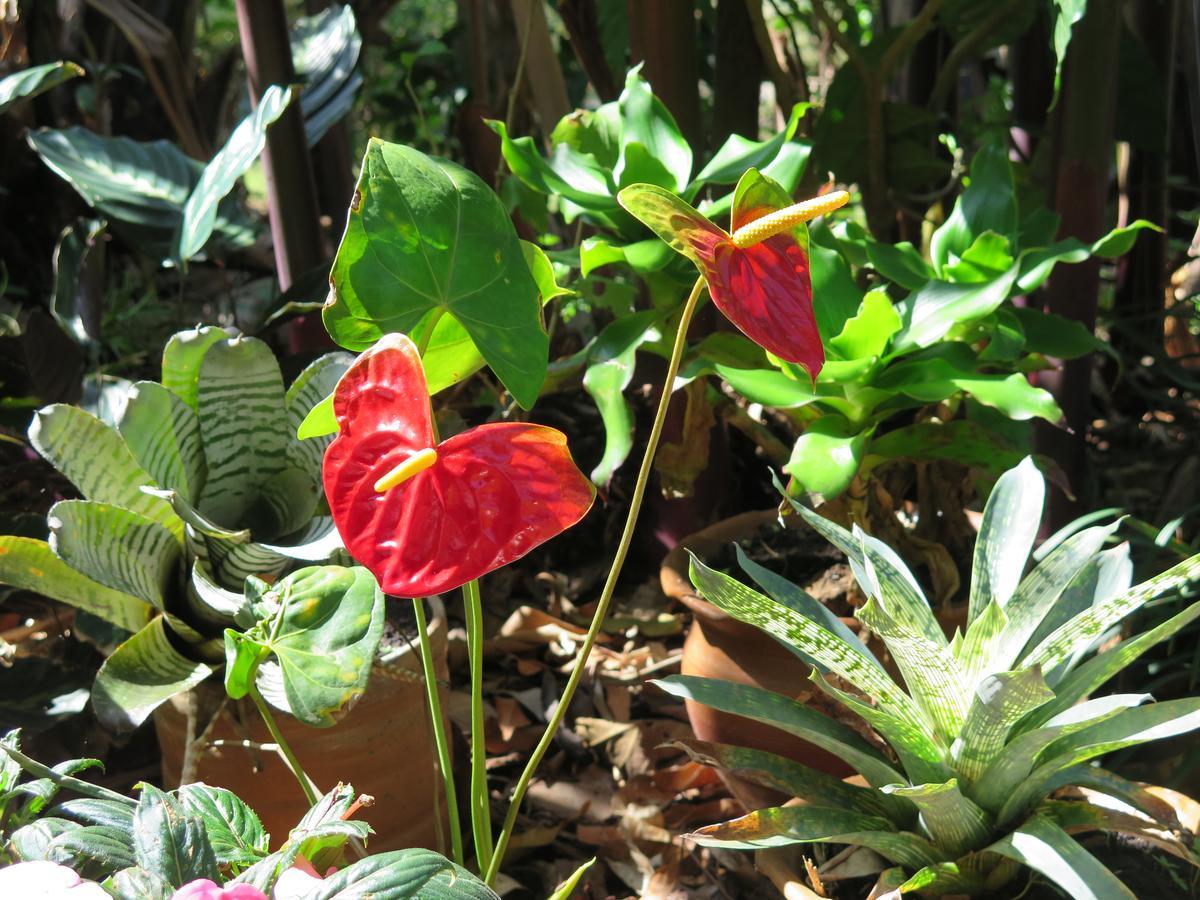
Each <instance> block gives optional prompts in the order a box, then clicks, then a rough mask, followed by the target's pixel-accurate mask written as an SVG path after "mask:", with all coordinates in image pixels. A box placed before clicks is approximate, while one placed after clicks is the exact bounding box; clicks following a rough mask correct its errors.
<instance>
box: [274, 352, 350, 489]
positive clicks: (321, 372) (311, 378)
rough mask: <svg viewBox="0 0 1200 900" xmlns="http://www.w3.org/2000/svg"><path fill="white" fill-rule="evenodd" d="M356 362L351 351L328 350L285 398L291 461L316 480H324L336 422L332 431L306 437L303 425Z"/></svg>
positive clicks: (294, 383) (311, 364)
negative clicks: (324, 464) (323, 467)
mask: <svg viewBox="0 0 1200 900" xmlns="http://www.w3.org/2000/svg"><path fill="white" fill-rule="evenodd" d="M353 362H354V357H353V356H352V355H351V354H349V353H326V354H325V355H324V356H320V357H317V358H316V359H314V360H313V361H312V362H311V363H309V364H308V366H306V367H305V369H304V371H302V372H301V373H300V374H299V375H297V376H296V380H295V381H293V382H292V384H291V387H289V388H288V390H287V395H286V397H285V398H284V404H285V406H286V407H287V421H288V445H287V460H288V463H290V464H291V465H292V466H294V467H296V468H297V469H301V470H303V471H305V472H308V473H309V475H310V476H311V477H312V480H313V482H314V483H316V484H320V483H321V461H322V459H324V456H325V448H327V447H328V446H329V444H330V442H331V441H333V436H334V434H336V433H337V427H336V423H335V426H334V428H333V430H332V431H330V432H329V433H328V434H326V435H324V436H319V437H312V438H306V439H304V440H300V438H299V437H298V434H299V430H300V425H301V423H302V422H304V420H305V418H306V417H307V416H308V414H309V413H310V412H311V411H312V410H313V408H314V407H316V406H317V405H318V404H319V403H320V402H321V401H322V400H324V399H325V398H326V397H331V396H332V394H333V389H334V388H335V387H337V383H338V380H339V379H340V378H341V377H342V375H343V374H344V373H345V371H346V370H347V369H348V368H349V367H350V364H351V363H353ZM330 409H331V410H332V402H331V405H330Z"/></svg>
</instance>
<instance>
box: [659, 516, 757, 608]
mask: <svg viewBox="0 0 1200 900" xmlns="http://www.w3.org/2000/svg"><path fill="white" fill-rule="evenodd" d="M778 518H779V510H778V509H777V508H775V507H771V508H770V509H756V510H750V511H749V512H743V513H738V514H737V515H734V516H730V517H729V518H727V519H721V520H720V521H718V522H714V523H713V524H711V525H708V526H706V527H705V528H701V529H700V530H699V531H697V532H694V533H693V534H689V535H688V536H687V537H685V538H684V539H683V540H681V541H680V542H679V543H678V544H676V545H675V547H674V549H672V550H671V552H670V553H668V554H667V555H666V556H665V557H664V558H663V561H662V564H661V565H660V566H659V570H658V578H659V584H660V585H661V587H662V592H663V593H664V594H666V595H667V597H669V598H670V599H672V600H677V601H679V602H680V603H682V604H683V605H684V606H686V607H687V608H688V609H690V610H691V611H692V613H693V615H696V616H699V617H701V618H704V619H707V620H708V621H710V622H726V621H728V620H729V619H730V618H731V617H730V616H729V615H728V614H727V613H724V612H722V611H721V610H720V609H718V608H717V607H716V606H714V605H713V604H711V603H709V602H708V601H707V600H705V599H704V598H703V597H701V596H700V595H699V594H697V593H696V589H695V588H694V587H693V586H692V582H691V579H690V578H689V576H688V567H689V557H688V551H689V550H690V551H692V552H693V553H695V554H696V555H697V556H699V557H701V558H703V557H704V556H706V555H708V554H709V553H712V552H714V551H716V550H719V549H720V548H721V547H723V546H724V545H725V544H729V543H736V542H737V541H739V540H742V539H744V538H749V537H753V536H754V535H756V534H757V533H758V531H759V529H761V528H762V527H763V526H764V525H766V524H768V523H770V522H773V521H776V520H777V519H778Z"/></svg>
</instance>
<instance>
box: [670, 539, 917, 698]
mask: <svg viewBox="0 0 1200 900" xmlns="http://www.w3.org/2000/svg"><path fill="white" fill-rule="evenodd" d="M691 560H692V563H691V576H692V584H694V585H695V586H696V589H697V590H698V591H700V593H701V594H702V595H703V596H704V597H705V599H707V600H708V601H709V602H711V603H712V604H713V605H714V606H716V607H717V608H718V609H720V610H722V611H723V612H725V613H728V614H729V615H730V616H732V617H733V618H735V619H737V620H739V621H741V622H746V623H747V624H749V625H754V626H755V627H757V628H760V629H762V630H763V631H765V632H766V633H767V634H769V635H771V636H772V637H774V638H776V639H777V640H779V641H780V642H781V643H783V644H784V645H785V646H787V647H789V648H792V649H793V650H794V651H798V653H799V654H801V655H803V656H805V657H808V658H810V659H812V660H815V661H816V662H817V663H819V664H820V665H821V666H822V667H824V668H826V669H828V670H829V671H831V672H834V673H835V674H837V675H839V676H841V677H842V678H844V679H846V680H847V681H848V682H850V683H851V684H853V685H855V686H856V687H857V688H859V690H861V691H863V692H864V693H866V694H867V695H869V696H871V697H873V698H875V699H876V700H877V702H879V704H880V705H881V707H884V708H887V709H890V710H891V711H892V712H894V713H895V714H897V715H898V716H900V717H902V718H909V719H911V720H913V721H915V722H923V721H924V720H925V714H924V713H923V712H922V711H921V709H920V707H918V706H917V704H916V703H914V702H913V700H912V698H910V697H909V696H908V695H907V694H905V693H904V691H902V690H901V689H900V687H899V685H897V684H896V683H895V682H894V681H892V679H891V678H889V677H888V676H887V674H886V673H885V672H882V671H880V669H879V667H878V666H872V665H870V664H868V663H867V662H865V661H864V660H863V658H862V656H861V655H860V654H859V653H858V652H856V651H855V650H854V648H853V647H852V646H850V645H849V644H847V643H846V642H845V641H843V640H842V639H841V638H839V637H838V636H837V635H835V634H833V633H832V632H830V631H829V630H827V629H826V628H823V627H822V626H820V625H818V624H817V623H816V622H813V621H812V620H811V619H808V618H806V617H805V616H802V615H800V614H799V613H797V612H795V611H794V610H792V609H789V608H788V607H786V606H783V605H782V604H780V603H776V602H775V601H774V600H772V599H770V598H769V597H765V596H763V595H762V594H760V593H758V592H757V591H755V590H752V589H750V588H748V587H746V586H745V585H744V584H742V583H741V582H740V581H738V580H737V579H735V578H731V577H730V576H728V575H726V574H724V573H723V572H718V571H716V570H715V569H710V568H709V567H708V566H706V565H705V564H704V563H703V562H701V561H700V560H699V559H697V558H696V556H695V555H692V556H691Z"/></svg>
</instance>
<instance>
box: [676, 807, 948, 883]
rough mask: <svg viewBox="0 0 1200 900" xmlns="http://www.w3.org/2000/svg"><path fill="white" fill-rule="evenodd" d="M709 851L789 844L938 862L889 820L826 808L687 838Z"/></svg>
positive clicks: (777, 811) (927, 846)
mask: <svg viewBox="0 0 1200 900" xmlns="http://www.w3.org/2000/svg"><path fill="white" fill-rule="evenodd" d="M684 837H685V838H686V839H688V840H690V841H695V842H696V843H697V844H701V845H703V846H705V847H723V848H727V849H731V850H760V849H764V848H768V847H785V846H787V845H789V844H808V843H827V844H853V845H858V846H862V847H869V848H871V849H872V850H874V851H875V852H876V853H878V854H879V855H880V856H882V857H884V858H885V859H888V860H891V861H892V862H895V863H899V864H900V865H902V866H907V867H909V868H912V869H919V868H922V867H924V866H927V865H929V864H931V863H933V862H936V861H937V860H938V859H940V854H939V853H938V851H937V849H936V848H935V847H934V846H933V844H931V843H930V842H929V841H927V840H926V839H925V838H923V837H920V836H919V835H916V834H912V833H910V832H906V831H895V830H893V826H892V825H891V824H890V823H889V822H888V820H887V819H884V818H881V817H879V816H868V815H864V814H862V813H858V812H853V811H851V810H847V809H839V808H834V807H826V806H776V807H770V808H768V809H760V810H757V811H755V812H752V813H750V814H749V815H745V816H742V817H741V818H739V819H733V820H732V821H729V822H723V823H721V824H720V825H709V826H707V827H705V828H701V829H699V830H698V831H694V832H692V833H691V834H687V835H684Z"/></svg>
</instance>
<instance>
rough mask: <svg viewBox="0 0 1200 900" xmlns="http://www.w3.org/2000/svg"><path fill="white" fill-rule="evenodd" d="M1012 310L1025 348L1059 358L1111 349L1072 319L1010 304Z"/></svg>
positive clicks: (1074, 357)
mask: <svg viewBox="0 0 1200 900" xmlns="http://www.w3.org/2000/svg"><path fill="white" fill-rule="evenodd" d="M1012 312H1013V313H1014V314H1015V315H1016V317H1017V321H1019V322H1020V323H1021V328H1022V330H1023V331H1024V332H1025V350H1026V351H1027V352H1030V353H1041V354H1042V355H1043V356H1053V357H1057V358H1058V359H1076V358H1078V357H1080V356H1084V355H1085V354H1088V353H1091V352H1092V351H1093V350H1104V351H1106V352H1111V348H1110V347H1109V346H1108V345H1107V344H1106V343H1104V341H1102V340H1100V339H1099V338H1097V337H1096V336H1095V335H1094V334H1092V332H1091V331H1090V330H1088V328H1087V326H1085V325H1084V324H1083V323H1082V322H1079V321H1076V320H1075V319H1068V318H1067V317H1066V316H1060V315H1058V314H1056V313H1048V312H1043V311H1042V310H1040V309H1036V308H1034V307H1029V306H1025V307H1019V306H1018V307H1013V309H1012Z"/></svg>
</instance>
